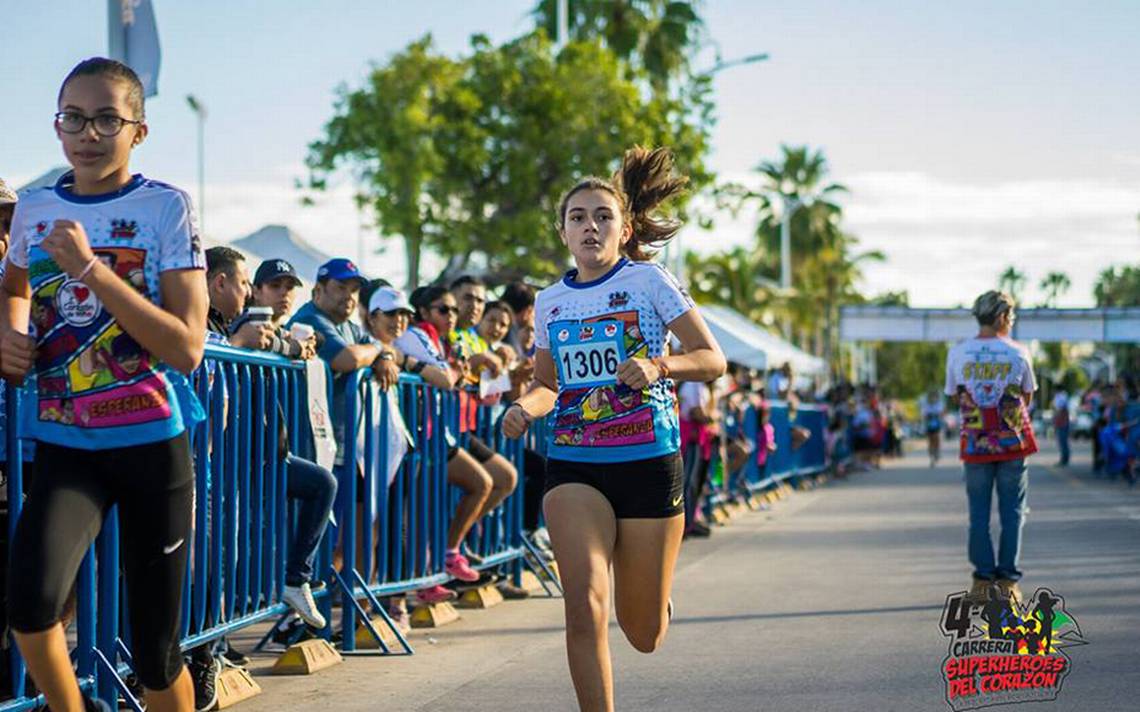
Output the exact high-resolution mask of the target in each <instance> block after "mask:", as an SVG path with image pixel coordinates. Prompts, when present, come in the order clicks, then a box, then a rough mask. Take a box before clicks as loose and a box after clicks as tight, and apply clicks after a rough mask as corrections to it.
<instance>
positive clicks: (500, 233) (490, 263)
mask: <svg viewBox="0 0 1140 712" xmlns="http://www.w3.org/2000/svg"><path fill="white" fill-rule="evenodd" d="M711 126H712V104H711V101H710V100H709V94H708V84H707V82H694V83H692V84H691V85H689V86H688V87H687V89H686V91H684V92H677V93H671V94H662V95H647V93H646V92H644V91H642V90H641V89H640V88H639V87H638V86H637V84H635V83H634V82H633V81H631V80H630V79H629V78H628V77H627V74H626V72H625V68H624V66H623V64H622V62H621V60H619V59H618V57H616V56H615V55H614V53H613V52H612V51H610V50H608V49H606V48H605V47H603V46H602V45H601V44H600V43H599V42H597V41H593V42H572V43H570V44H569V45H567V46H566V47H565V48H564V49H563V51H561V52H559V53H558V54H557V55H555V54H554V53H553V52H552V51H551V46H550V41H549V40H548V39H547V38H546V37H545V35H544V34H542V33H535V34H531V35H527V36H524V37H521V38H519V39H517V40H514V41H512V42H508V43H506V44H504V45H501V46H494V45H492V44H491V43H490V42H489V41H488V40H487V39H486V38H485V37H481V36H476V37H474V38H472V44H471V53H470V54H469V55H468V56H466V57H463V58H460V59H449V58H446V57H441V56H439V55H438V54H436V53H435V52H434V51H433V50H432V47H431V39H430V37H427V38H424V39H422V40H418V41H417V42H414V43H412V44H411V45H409V47H408V48H407V49H405V50H404V51H403V52H401V53H399V54H397V55H396V56H394V57H393V58H392V60H391V61H389V62H388V63H387V64H385V65H382V66H378V67H376V68H374V69H373V71H372V73H371V75H370V76H369V80H368V81H367V82H366V84H365V86H364V87H362V88H360V89H357V90H355V91H349V90H347V89H342V90H341V93H340V97H339V99H338V101H337V104H336V111H335V115H334V117H333V118H332V119H331V120H330V121H329V123H328V124H327V125H326V127H325V136H324V137H322V138H321V139H320V140H318V141H316V142H314V143H313V144H312V145H311V146H310V153H309V157H308V165H309V168H310V170H311V176H310V186H311V187H312V188H314V189H316V190H322V189H324V188H326V187H327V185H328V184H329V181H330V180H331V178H332V176H333V175H335V174H336V173H337V172H338V171H341V170H344V169H347V170H349V171H350V172H351V173H352V175H353V177H354V179H355V180H356V182H357V186H358V188H359V203H360V204H361V205H362V206H363V207H366V208H370V209H371V211H372V212H373V213H374V214H375V215H376V223H377V227H378V228H379V230H380V233H381V236H392V237H399V238H402V239H403V240H404V242H405V245H406V246H407V247H408V255H409V256H408V264H407V267H408V275H409V283H410V284H412V285H414V284H415V283H416V281H417V279H418V276H419V260H420V254H421V251H422V250H423V249H425V248H430V249H432V250H434V251H436V252H438V253H439V254H442V255H445V256H448V257H449V258H451V263H450V264H451V267H452V268H453V269H457V270H458V269H462V268H464V267H466V266H467V265H468V262H469V261H470V260H471V259H472V258H473V257H476V256H478V257H479V258H480V259H481V260H482V261H483V262H485V263H486V265H487V268H488V269H489V271H490V273H491V278H492V279H500V280H506V279H514V278H518V277H527V278H530V279H539V280H541V279H546V278H550V277H554V276H556V275H557V274H559V273H560V272H561V271H562V269H563V268H564V266H565V264H566V263H567V261H568V255H567V253H566V251H565V248H563V247H562V245H561V243H560V241H559V240H558V237H557V233H556V231H555V227H554V223H555V217H556V216H555V209H556V206H557V202H558V199H559V196H560V194H561V193H562V191H564V190H565V189H567V188H569V187H570V186H571V185H572V184H573V183H574V182H575V181H576V180H578V179H580V178H581V177H583V176H585V175H590V174H594V175H603V176H605V175H609V174H610V173H611V172H612V171H613V170H614V169H615V168H616V167H617V165H618V163H619V162H620V158H621V155H622V153H623V152H624V151H625V149H627V148H629V147H630V146H632V145H634V144H642V145H647V146H661V145H667V146H670V147H671V148H672V149H673V151H674V153H675V154H676V157H677V165H678V167H679V170H681V171H683V172H685V173H687V174H688V175H689V176H690V178H691V180H692V186H693V190H694V191H699V190H700V189H701V188H702V187H703V186H705V185H708V184H709V183H710V182H711V180H712V175H711V174H710V173H709V171H708V169H707V168H706V167H705V163H704V160H705V156H706V155H707V153H708V141H709V132H710V129H711ZM676 207H677V208H678V209H680V210H682V211H683V209H684V202H683V201H682V202H681V203H680V204H679V205H678V206H676Z"/></svg>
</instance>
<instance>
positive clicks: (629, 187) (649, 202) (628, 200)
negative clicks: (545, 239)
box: [558, 146, 689, 262]
mask: <svg viewBox="0 0 1140 712" xmlns="http://www.w3.org/2000/svg"><path fill="white" fill-rule="evenodd" d="M688 183H689V177H688V176H683V175H677V174H676V173H675V172H674V170H673V152H672V151H671V150H670V149H668V148H665V147H662V148H655V149H648V148H643V147H641V146H634V147H633V148H631V149H629V150H628V151H626V152H625V156H623V157H622V162H621V168H619V169H618V171H617V172H616V173H614V175H613V177H612V178H610V180H605V179H604V178H596V177H589V178H585V179H583V180H582V181H581V182H579V183H578V184H577V185H575V186H574V187H573V188H571V189H570V190H568V191H567V192H566V193H565V194H564V195H563V196H562V200H561V201H559V206H558V225H559V227H560V228H561V227H565V224H566V209H567V206H568V204H569V202H570V198H571V197H573V196H574V195H575V194H576V193H579V192H581V191H583V190H604V191H606V192H607V193H609V194H610V195H612V196H614V198H615V199H616V200H617V201H618V204H619V205H620V206H621V212H622V220H623V221H625V222H626V223H627V224H629V225H631V226H632V228H633V235H632V237H630V239H629V240H628V241H627V242H626V243H625V244H624V245H622V248H621V250H622V253H623V254H624V255H625V256H626V257H628V258H629V259H631V260H634V261H638V262H644V261H646V260H648V259H650V258H651V257H653V254H654V251H653V250H652V249H647V248H658V247H661V246H662V245H664V244H665V243H666V242H668V241H669V240H670V239H672V237H673V236H674V235H676V234H677V231H678V230H680V229H681V224H682V223H681V221H680V220H678V219H676V218H672V217H666V216H661V215H657V214H655V211H656V209H657V208H658V206H660V205H661V204H663V203H664V202H665V201H667V200H669V199H670V198H673V197H675V196H677V195H680V194H681V193H682V192H683V191H684V190H685V186H686V185H688Z"/></svg>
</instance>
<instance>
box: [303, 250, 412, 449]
mask: <svg viewBox="0 0 1140 712" xmlns="http://www.w3.org/2000/svg"><path fill="white" fill-rule="evenodd" d="M366 281H367V279H366V278H365V277H364V275H362V274H360V271H359V270H358V269H357V268H356V265H355V264H354V263H353V262H352V261H351V260H346V259H342V258H338V259H333V260H329V261H328V262H326V263H324V264H323V265H321V267H320V269H318V270H317V283H316V286H315V287H313V299H312V301H310V302H308V303H306V304H305V305H304V306H302V307H301V308H300V309H298V310H297V313H296V314H294V315H293V318H292V319H290V320H289V326H290V327H291V326H292V325H293V324H298V323H300V324H308V325H309V326H311V327H313V330H314V331H316V333H317V334H318V336H317V341H318V342H319V345H318V347H317V356H319V357H320V358H321V359H323V360H325V361H326V362H328V364H329V367H330V368H331V369H332V371H333V402H332V419H333V430H334V433H335V436H336V446H337V464H340V463H341V462H342V461H343V459H344V405H345V404H344V387H345V384H346V383H347V381H348V379H347V375H348V374H350V373H352V372H353V371H356V370H357V369H360V368H364V367H365V366H371V367H372V373H373V375H375V377H376V380H377V382H378V383H379V384H380V388H382V389H384V390H387V389H388V387H389V386H392V385H394V384H395V383H396V380H397V379H398V378H399V376H400V369H399V368H398V367H397V366H396V361H395V357H394V356H393V355H392V354H391V353H388V352H385V351H383V350H382V349H381V348H380V347H379V346H378V345H377V344H376V343H374V342H373V341H372V338H371V337H369V336H368V334H367V333H366V332H365V331H364V329H362V328H361V327H360V326H358V325H357V324H355V323H353V322H351V321H349V317H351V316H352V314H353V313H355V311H356V303H357V301H358V300H359V298H360V288H361V287H362V286H363V285H364V283H365V282H366Z"/></svg>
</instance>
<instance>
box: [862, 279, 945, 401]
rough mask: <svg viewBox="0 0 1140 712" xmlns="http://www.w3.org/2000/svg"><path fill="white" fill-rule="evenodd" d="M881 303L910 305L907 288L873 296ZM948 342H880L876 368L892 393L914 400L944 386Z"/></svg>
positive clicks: (884, 388)
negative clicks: (902, 290)
mask: <svg viewBox="0 0 1140 712" xmlns="http://www.w3.org/2000/svg"><path fill="white" fill-rule="evenodd" d="M870 302H871V303H872V304H877V305H879V306H902V307H905V306H910V295H909V294H907V292H905V291H904V292H887V293H886V294H881V295H879V296H877V297H875V298H873V299H871V300H870ZM948 351H949V349H948V347H947V344H945V343H940V342H919V341H889V342H881V343H878V344H876V348H875V369H876V372H877V373H878V374H879V385H880V386H881V387H882V389H883V393H885V394H886V395H887V396H888V397H891V398H901V399H904V400H914V399H917V398H919V397H921V396H922V395H923V394H925V393H927V392H929V391H930V390H931V389H937V390H938V391H939V392H941V390H942V382H943V379H944V377H945V375H946V354H947V352H948Z"/></svg>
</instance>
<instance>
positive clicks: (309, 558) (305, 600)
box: [235, 259, 337, 629]
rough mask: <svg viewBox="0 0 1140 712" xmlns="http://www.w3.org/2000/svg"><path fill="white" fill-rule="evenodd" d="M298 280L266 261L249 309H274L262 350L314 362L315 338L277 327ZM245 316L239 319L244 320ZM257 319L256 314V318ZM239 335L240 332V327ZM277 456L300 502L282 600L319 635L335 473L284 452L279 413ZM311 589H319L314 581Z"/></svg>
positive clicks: (286, 267) (289, 269)
mask: <svg viewBox="0 0 1140 712" xmlns="http://www.w3.org/2000/svg"><path fill="white" fill-rule="evenodd" d="M300 286H301V280H300V279H299V278H298V277H297V273H296V271H295V270H294V269H293V266H292V265H291V264H289V263H288V262H286V261H285V260H280V259H278V260H266V261H265V262H262V263H261V265H260V266H259V267H258V268H257V274H256V275H255V276H254V284H253V306H254V308H257V307H260V308H262V309H272V310H273V312H272V316H271V317H270V319H269V320H268V321H267V322H265V323H267V324H269V325H270V326H271V327H273V329H274V331H273V334H272V338H271V339H270V342H269V345H268V346H266V347H265V349H264V350H266V351H272V352H275V353H278V354H281V355H285V356H290V357H292V358H299V359H301V360H308V359H311V358H313V357H314V356H316V348H317V347H316V343H317V335H316V333H313V334H312V335H311V336H309V338H307V339H305V340H304V341H299V340H298V339H296V338H294V337H293V335H292V334H291V333H289V332H288V331H286V330H285V329H284V328H282V327H281V326H280V325H281V324H282V323H283V322H284V319H285V318H286V317H287V316H288V315H289V312H291V311H292V309H293V299H294V297H295V296H296V292H297V289H298V288H299V287H300ZM249 312H250V310H247V311H246V313H245V314H243V315H242V317H243V318H244V317H246V316H247V315H248V314H249ZM254 316H255V317H256V314H255V315H254ZM235 326H237V329H238V330H240V329H241V326H240V325H235ZM278 422H279V424H280V427H279V428H278V456H279V457H282V458H284V460H285V473H286V484H285V487H286V489H285V494H286V496H288V497H289V498H290V499H296V500H300V502H301V506H300V509H299V511H298V513H297V534H296V538H295V539H294V540H293V546H292V547H291V548H290V551H289V560H288V561H287V562H286V564H285V588H284V592H283V593H282V598H283V599H284V601H285V603H287V604H289V606H290V607H292V608H293V610H294V611H296V612H297V615H299V616H300V617H301V620H303V621H305V623H307V624H308V625H311V626H313V627H314V628H317V629H320V628H324V627H325V618H324V616H322V615H321V613H320V611H318V610H317V607H316V604H315V603H314V601H313V596H312V588H313V586H314V573H315V572H314V571H313V562H314V561H315V560H316V556H317V549H318V548H319V547H320V543H321V538H322V537H323V536H324V533H325V526H326V525H327V524H328V521H329V514H330V512H332V506H333V502H334V501H335V499H336V489H337V482H336V477H335V476H334V475H333V473H331V472H329V471H328V470H327V469H325V468H324V467H321V466H320V465H318V464H317V463H315V462H313V461H311V460H307V459H305V458H303V457H298V456H297V455H294V454H293V453H290V452H289V450H288V447H289V439H288V433H287V432H286V431H285V425H284V424H285V415H284V413H283V412H281V411H280V409H279V411H278ZM315 585H317V586H318V587H323V582H321V581H320V580H319V578H318V579H317V580H316V582H315Z"/></svg>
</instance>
